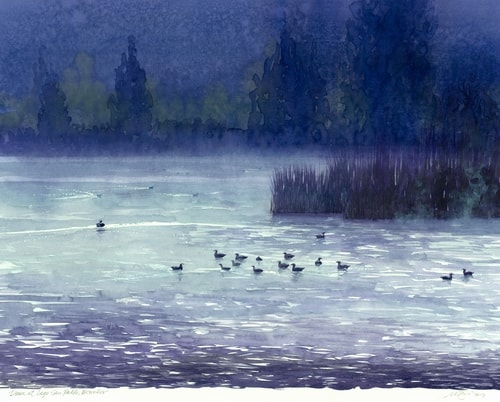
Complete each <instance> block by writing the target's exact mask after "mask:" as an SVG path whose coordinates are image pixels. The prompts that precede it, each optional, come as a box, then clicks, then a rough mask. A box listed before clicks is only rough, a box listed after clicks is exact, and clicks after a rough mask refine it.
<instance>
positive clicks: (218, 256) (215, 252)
mask: <svg viewBox="0 0 500 402" xmlns="http://www.w3.org/2000/svg"><path fill="white" fill-rule="evenodd" d="M225 255H226V254H224V253H219V252H218V251H217V250H214V257H215V258H223V257H224V256H225Z"/></svg>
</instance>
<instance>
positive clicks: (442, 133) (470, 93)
mask: <svg viewBox="0 0 500 402" xmlns="http://www.w3.org/2000/svg"><path fill="white" fill-rule="evenodd" d="M475 42H476V43H465V42H463V41H462V42H461V43H460V44H459V45H456V46H453V47H452V49H451V51H450V52H449V59H448V60H443V71H442V75H443V77H442V78H441V79H440V82H441V85H440V91H439V94H440V97H439V99H438V100H437V107H436V116H435V117H436V119H435V120H436V129H435V130H434V138H432V143H431V144H432V145H438V146H448V147H449V146H452V147H454V148H458V149H461V150H466V151H467V150H479V149H485V148H489V149H491V148H493V147H495V146H498V145H500V138H499V134H500V132H499V130H500V128H499V127H500V119H499V117H500V116H499V108H498V103H497V102H496V101H495V98H494V96H493V95H492V93H493V88H494V86H495V85H498V76H499V75H498V71H500V70H499V62H498V59H497V57H496V56H495V54H494V51H493V50H492V48H494V46H492V45H489V44H483V45H482V46H480V45H477V43H478V42H480V41H479V40H478V39H477V38H475Z"/></svg>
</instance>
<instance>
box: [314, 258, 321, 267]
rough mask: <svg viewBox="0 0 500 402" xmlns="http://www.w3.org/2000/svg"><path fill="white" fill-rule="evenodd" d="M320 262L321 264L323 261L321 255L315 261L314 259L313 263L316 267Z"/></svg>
mask: <svg viewBox="0 0 500 402" xmlns="http://www.w3.org/2000/svg"><path fill="white" fill-rule="evenodd" d="M321 264H323V262H322V261H321V257H318V258H317V260H316V261H314V265H316V266H317V267H319V266H320V265H321Z"/></svg>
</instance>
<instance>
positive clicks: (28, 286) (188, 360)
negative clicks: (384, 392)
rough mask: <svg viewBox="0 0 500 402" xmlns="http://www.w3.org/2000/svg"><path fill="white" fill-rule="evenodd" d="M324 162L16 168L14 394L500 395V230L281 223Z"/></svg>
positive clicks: (6, 272) (13, 164) (10, 220)
mask: <svg viewBox="0 0 500 402" xmlns="http://www.w3.org/2000/svg"><path fill="white" fill-rule="evenodd" d="M311 161H312V160H310V159H308V158H298V157H290V158H283V157H280V158H278V159H276V158H270V157H248V156H241V155H234V156H231V157H228V156H220V157H217V158H215V157H214V158H209V157H201V158H195V157H156V158H93V159H63V158H54V159H44V158H38V159H16V158H2V159H0V240H1V244H2V247H1V248H0V354H1V356H2V358H1V359H0V386H1V387H41V386H43V387H48V386H67V387H168V388H172V387H174V388H175V387H202V386H210V387H212V386H214V387H215V386H217V387H271V388H280V387H330V388H335V389H350V388H353V387H358V386H359V387H361V388H371V387H425V388H477V389H487V388H493V389H500V369H499V367H500V364H499V363H500V360H499V359H500V349H499V345H500V286H499V283H500V269H499V266H500V221H496V220H469V219H464V220H451V221H430V220H408V221H346V220H343V219H342V218H341V217H339V216H302V215H300V216H274V217H273V216H272V215H271V214H270V212H269V207H270V199H271V176H272V172H273V169H274V168H275V167H279V166H286V165H287V164H290V163H294V162H299V163H308V162H311ZM313 164H314V165H318V162H314V163H313ZM98 219H103V220H104V222H105V223H106V227H105V230H104V231H97V230H96V227H95V222H96V221H97V220H98ZM323 231H324V232H326V238H325V239H321V240H318V239H316V237H315V234H317V233H319V232H323ZM214 249H218V250H219V251H221V252H224V253H226V254H227V255H226V257H224V258H223V259H222V260H220V261H219V260H216V259H215V258H214V256H213V251H214ZM285 251H287V252H292V253H294V254H295V258H294V259H293V261H292V262H295V263H296V264H297V265H299V266H302V267H305V269H304V271H302V272H301V273H298V274H295V273H292V272H291V270H290V269H284V270H280V269H278V266H277V261H278V260H282V259H283V252H285ZM236 252H239V253H241V254H245V255H247V256H248V259H247V260H246V261H245V262H243V263H242V265H241V266H240V267H234V268H232V269H231V270H230V271H228V272H223V271H221V269H220V267H219V263H222V264H223V265H224V266H231V259H234V254H235V253H236ZM257 256H261V257H262V258H263V261H262V262H260V263H259V262H256V261H255V258H256V257H257ZM317 257H322V260H323V264H322V265H321V266H320V267H317V266H315V265H314V261H315V260H316V258H317ZM337 260H341V261H342V262H343V263H347V264H349V265H350V268H349V269H348V271H347V272H339V271H338V270H337V268H336V261H337ZM180 263H184V270H183V271H182V272H180V273H179V272H174V271H172V269H171V268H170V267H171V266H173V265H178V264H180ZM252 265H256V266H260V267H262V268H263V269H264V272H263V273H262V274H260V275H256V274H254V273H253V272H252V268H251V267H252ZM464 268H465V269H467V270H471V271H474V275H473V277H472V278H471V279H469V280H465V279H464V278H463V276H462V269H464ZM450 272H452V273H454V274H455V276H454V278H453V280H452V281H451V282H447V281H443V280H441V279H440V276H441V275H444V274H448V273H450Z"/></svg>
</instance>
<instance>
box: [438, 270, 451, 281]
mask: <svg viewBox="0 0 500 402" xmlns="http://www.w3.org/2000/svg"><path fill="white" fill-rule="evenodd" d="M441 279H442V280H443V281H451V280H452V279H453V273H451V272H450V274H449V275H443V276H442V277H441Z"/></svg>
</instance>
